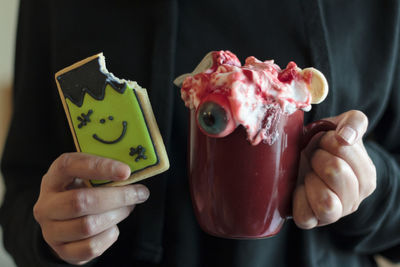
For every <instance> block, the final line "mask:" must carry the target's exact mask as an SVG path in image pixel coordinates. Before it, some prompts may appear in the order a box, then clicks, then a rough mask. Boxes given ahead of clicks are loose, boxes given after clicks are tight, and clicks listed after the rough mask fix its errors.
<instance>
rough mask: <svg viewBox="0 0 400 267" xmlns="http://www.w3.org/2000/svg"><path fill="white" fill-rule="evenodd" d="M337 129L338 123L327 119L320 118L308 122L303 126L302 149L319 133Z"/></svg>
mask: <svg viewBox="0 0 400 267" xmlns="http://www.w3.org/2000/svg"><path fill="white" fill-rule="evenodd" d="M335 129H336V125H335V124H334V123H333V122H330V121H327V120H318V121H314V122H311V123H309V124H307V125H306V126H304V127H303V138H302V141H301V147H300V149H301V150H303V149H304V148H305V147H306V146H307V145H308V143H309V142H310V141H311V139H312V138H313V137H314V135H316V134H317V133H320V132H326V131H332V130H335Z"/></svg>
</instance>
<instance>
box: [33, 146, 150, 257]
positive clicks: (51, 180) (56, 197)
mask: <svg viewBox="0 0 400 267" xmlns="http://www.w3.org/2000/svg"><path fill="white" fill-rule="evenodd" d="M129 176H130V168H129V166H127V165H126V164H123V163H121V162H118V161H115V160H111V159H106V158H101V157H97V156H92V155H88V154H83V153H66V154H63V155H61V156H60V157H59V158H57V159H56V160H55V161H54V162H53V164H52V165H51V166H50V168H49V170H48V172H47V173H46V174H45V175H44V176H43V179H42V184H41V190H40V195H39V199H38V200H37V202H36V204H35V206H34V210H33V212H34V217H35V219H36V220H37V222H38V223H39V224H40V226H41V228H42V233H43V237H44V239H45V241H46V242H47V243H48V245H49V246H50V247H51V248H52V249H53V251H54V252H55V253H56V254H57V255H58V256H59V257H60V258H61V259H63V260H65V261H66V262H68V263H71V264H84V263H86V262H88V261H90V260H92V259H93V258H95V257H97V256H99V255H101V254H102V253H103V252H104V251H105V250H107V249H108V248H109V247H110V246H111V245H112V244H113V243H114V242H115V241H116V240H117V238H118V235H119V230H118V227H117V224H118V223H119V222H121V221H122V220H124V219H125V218H126V217H128V215H129V214H130V213H131V211H132V210H133V208H134V206H135V205H136V204H138V203H141V202H144V201H145V200H146V199H147V198H148V195H149V191H148V189H147V188H146V187H144V186H143V185H128V186H124V187H99V188H85V187H84V185H83V183H82V180H80V179H93V178H96V179H99V180H113V181H119V180H125V179H127V178H128V177H129ZM76 177H79V178H80V179H77V178H76ZM79 181H80V182H79Z"/></svg>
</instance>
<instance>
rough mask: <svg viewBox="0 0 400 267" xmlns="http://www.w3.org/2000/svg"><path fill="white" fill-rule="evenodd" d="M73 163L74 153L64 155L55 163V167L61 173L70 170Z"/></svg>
mask: <svg viewBox="0 0 400 267" xmlns="http://www.w3.org/2000/svg"><path fill="white" fill-rule="evenodd" d="M72 161H73V156H72V153H63V154H61V155H60V156H59V157H58V158H57V159H56V161H55V165H56V166H55V167H56V169H57V170H58V171H59V172H63V171H64V170H66V169H68V168H69V167H70V166H71V164H72Z"/></svg>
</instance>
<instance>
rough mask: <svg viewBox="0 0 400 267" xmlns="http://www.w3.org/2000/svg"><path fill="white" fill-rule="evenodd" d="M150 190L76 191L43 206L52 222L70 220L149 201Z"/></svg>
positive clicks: (98, 189)
mask: <svg viewBox="0 0 400 267" xmlns="http://www.w3.org/2000/svg"><path fill="white" fill-rule="evenodd" d="M149 194H150V192H149V190H148V189H147V187H145V186H144V185H141V184H135V185H127V186H122V187H101V188H98V187H97V188H83V189H74V190H69V191H65V192H60V193H58V194H57V197H56V198H53V201H49V202H47V203H46V204H43V205H44V207H43V209H46V210H47V212H48V218H49V219H52V220H69V219H73V218H78V217H81V216H85V215H91V214H100V213H104V212H107V211H110V210H114V209H118V208H122V207H125V206H131V205H135V204H139V203H142V202H144V201H145V200H147V198H148V197H149Z"/></svg>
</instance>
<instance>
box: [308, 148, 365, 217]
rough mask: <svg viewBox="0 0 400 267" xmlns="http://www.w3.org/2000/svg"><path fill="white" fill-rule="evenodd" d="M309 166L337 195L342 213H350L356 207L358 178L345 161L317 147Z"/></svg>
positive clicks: (357, 201)
mask: <svg viewBox="0 0 400 267" xmlns="http://www.w3.org/2000/svg"><path fill="white" fill-rule="evenodd" d="M311 166H312V169H313V170H314V172H315V173H316V174H317V176H319V177H320V178H321V180H322V181H323V182H324V183H325V184H326V185H327V186H328V187H329V189H330V190H332V191H333V192H334V193H335V194H336V195H337V196H338V197H339V199H340V202H341V203H342V207H343V211H342V212H343V215H347V214H350V213H351V212H353V211H354V210H355V208H356V207H358V203H359V184H358V180H357V177H356V175H355V174H354V172H353V170H352V168H351V167H350V166H349V164H347V162H346V161H344V160H343V159H341V158H339V157H337V156H335V155H332V154H331V153H329V152H327V151H325V150H322V149H317V150H316V151H315V153H314V156H313V157H312V158H311Z"/></svg>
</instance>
